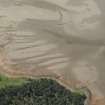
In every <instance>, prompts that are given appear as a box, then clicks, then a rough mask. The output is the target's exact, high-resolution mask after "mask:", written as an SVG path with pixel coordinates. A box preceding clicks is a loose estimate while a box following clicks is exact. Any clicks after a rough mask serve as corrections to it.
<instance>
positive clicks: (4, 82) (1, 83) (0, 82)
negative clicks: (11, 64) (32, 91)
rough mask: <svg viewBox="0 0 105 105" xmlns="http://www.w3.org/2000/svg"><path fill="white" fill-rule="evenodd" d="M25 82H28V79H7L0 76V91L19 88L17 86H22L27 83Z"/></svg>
mask: <svg viewBox="0 0 105 105" xmlns="http://www.w3.org/2000/svg"><path fill="white" fill-rule="evenodd" d="M27 82H28V79H24V78H20V79H19V78H9V77H7V76H5V75H0V89H1V88H6V87H9V86H19V85H22V84H24V83H27ZM0 105H1V104H0Z"/></svg>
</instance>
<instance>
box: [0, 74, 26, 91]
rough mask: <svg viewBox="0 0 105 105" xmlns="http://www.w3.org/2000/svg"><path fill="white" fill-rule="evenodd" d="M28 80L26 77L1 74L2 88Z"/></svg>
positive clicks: (0, 85) (0, 83)
mask: <svg viewBox="0 0 105 105" xmlns="http://www.w3.org/2000/svg"><path fill="white" fill-rule="evenodd" d="M27 82H28V79H25V78H11V77H8V76H5V75H2V74H0V89H1V88H6V87H9V86H19V85H22V84H25V83H27Z"/></svg>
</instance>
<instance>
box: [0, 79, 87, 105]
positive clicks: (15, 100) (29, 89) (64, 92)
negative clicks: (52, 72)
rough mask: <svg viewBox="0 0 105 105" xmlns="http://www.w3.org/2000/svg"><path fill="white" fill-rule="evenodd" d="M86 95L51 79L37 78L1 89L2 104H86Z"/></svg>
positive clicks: (0, 100)
mask: <svg viewBox="0 0 105 105" xmlns="http://www.w3.org/2000/svg"><path fill="white" fill-rule="evenodd" d="M85 99H86V96H85V95H84V94H80V93H79V92H77V93H76V92H71V91H70V90H68V89H66V88H65V87H63V86H61V85H60V84H59V83H57V82H56V81H54V80H51V79H36V80H30V82H28V83H25V84H23V85H18V86H9V87H7V88H2V89H0V105H84V101H85Z"/></svg>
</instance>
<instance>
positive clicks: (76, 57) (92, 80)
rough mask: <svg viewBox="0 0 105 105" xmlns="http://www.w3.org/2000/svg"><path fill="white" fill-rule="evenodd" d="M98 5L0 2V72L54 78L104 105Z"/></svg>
mask: <svg viewBox="0 0 105 105" xmlns="http://www.w3.org/2000/svg"><path fill="white" fill-rule="evenodd" d="M104 5H105V2H104V0H53V1H52V0H0V68H1V69H0V72H1V73H7V74H11V75H31V76H36V75H37V76H38V75H52V76H53V75H56V76H59V77H60V78H61V79H62V80H64V81H66V82H67V83H68V85H69V86H71V85H72V86H74V87H75V86H76V87H80V86H87V87H88V88H89V89H90V90H91V91H92V93H93V95H94V96H96V99H103V100H105V82H104V81H105V13H104V10H105V7H104ZM71 82H72V83H71ZM101 105H102V104H101ZM103 105H104V104H103Z"/></svg>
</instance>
